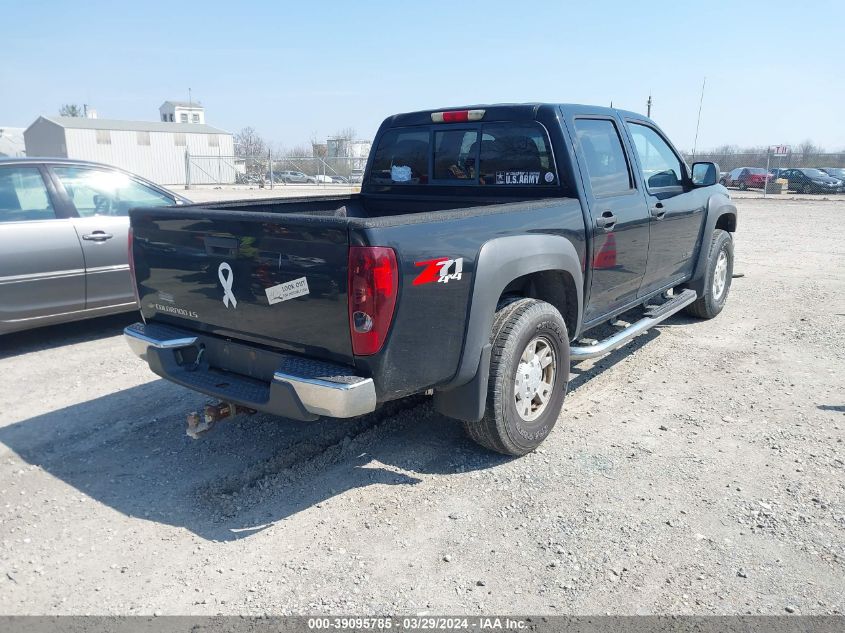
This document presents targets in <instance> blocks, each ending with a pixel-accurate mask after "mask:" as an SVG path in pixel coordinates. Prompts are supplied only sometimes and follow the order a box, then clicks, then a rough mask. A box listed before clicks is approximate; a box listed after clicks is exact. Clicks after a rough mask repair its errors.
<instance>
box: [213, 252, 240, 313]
mask: <svg viewBox="0 0 845 633" xmlns="http://www.w3.org/2000/svg"><path fill="white" fill-rule="evenodd" d="M224 273H228V274H224ZM217 277H218V278H219V279H220V283H221V284H223V305H225V306H226V307H227V308H228V307H229V302H230V301H231V302H232V307H233V308H237V307H238V300H237V299H235V295H233V294H232V283H234V281H235V279H234V277H235V275H234V273H233V272H232V267H231V266H229V264H227V263H226V262H223V263H222V264H220V267H219V268H218V269H217Z"/></svg>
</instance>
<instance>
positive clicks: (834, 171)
mask: <svg viewBox="0 0 845 633" xmlns="http://www.w3.org/2000/svg"><path fill="white" fill-rule="evenodd" d="M817 169H818V170H819V171H823V172H824V173H826V174H827V175H828V176H830V177H831V178H836V179H837V180H841V181H842V182H843V183H845V168H843V167H818V168H817Z"/></svg>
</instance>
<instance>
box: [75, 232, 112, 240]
mask: <svg viewBox="0 0 845 633" xmlns="http://www.w3.org/2000/svg"><path fill="white" fill-rule="evenodd" d="M113 237H114V235H112V234H111V233H106V232H105V231H94V232H93V233H86V234H85V235H83V236H82V239H83V240H87V241H89V242H105V241H106V240H110V239H111V238H113Z"/></svg>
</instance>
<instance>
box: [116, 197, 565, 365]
mask: <svg viewBox="0 0 845 633" xmlns="http://www.w3.org/2000/svg"><path fill="white" fill-rule="evenodd" d="M565 202H566V201H563V200H561V199H560V198H556V199H546V200H542V199H541V200H538V199H533V200H528V201H526V200H524V199H522V200H518V199H514V198H513V197H510V198H504V202H503V199H502V198H496V199H490V198H485V199H481V200H479V199H474V198H460V199H458V198H454V197H453V198H445V197H444V198H434V199H431V198H427V199H414V198H413V197H408V196H403V197H401V198H400V197H390V198H383V197H381V196H379V197H378V198H375V197H373V198H368V197H365V196H361V195H352V196H332V197H324V198H313V197H312V198H285V199H277V200H272V199H271V200H260V201H256V200H248V201H234V202H222V203H217V204H208V203H206V204H196V205H181V206H173V207H157V208H139V209H133V210H132V211H131V212H130V219H131V226H132V232H133V244H132V256H133V260H134V261H135V262H137V268H136V271H135V273H136V284H137V289H138V294H139V300H140V307H141V313H142V315H143V316H144V318H145V320H146V321H147V322H151V321H152V322H159V323H164V324H171V325H175V326H179V327H186V328H189V329H192V330H197V331H201V332H205V333H207V334H210V335H215V336H220V337H225V338H230V339H232V340H243V341H249V342H252V343H257V344H260V345H263V346H266V347H268V348H270V349H273V350H280V351H284V352H291V353H295V354H301V355H304V356H308V357H310V358H315V359H320V360H325V361H329V362H336V363H342V364H347V365H354V364H355V355H354V354H353V350H352V346H351V340H350V333H349V313H348V305H347V303H348V274H349V265H348V259H349V249H350V245H351V244H356V245H366V244H367V239H368V237H367V236H368V235H369V234H370V233H371V231H373V230H382V229H383V230H390V231H392V232H394V233H392V234H394V235H397V234H398V233H397V232H401V233H402V234H403V235H404V234H405V233H406V232H407V231H406V229H407V230H412V229H413V232H414V233H416V234H418V235H423V236H425V235H430V237H431V238H434V237H435V234H439V233H443V232H445V233H447V234H448V233H449V231H450V229H449V227H450V226H452V223H453V222H459V223H460V222H462V221H464V222H465V221H473V220H474V221H475V222H480V223H481V224H482V225H486V226H490V227H492V226H493V225H494V224H496V222H493V221H492V220H491V221H486V220H483V219H482V218H484V217H491V218H492V216H494V215H496V216H501V217H502V218H504V217H507V215H506V214H523V213H530V212H531V211H532V210H535V209H539V210H540V211H541V212H542V213H553V212H554V210H553V208H559V207H560V205H561V204H562V203H565ZM570 202H572V203H574V204H575V207H577V208H578V209H579V210H580V207H578V203H577V201H574V200H573V201H570ZM579 213H580V211H579ZM419 223H428V224H430V226H431V227H432V232H429V231H418V230H416V227H413V226H411V225H416V224H419ZM512 223H514V222H512ZM452 230H454V229H452ZM404 239H405V238H403V240H402V241H404ZM435 241H439V240H435ZM405 244H406V245H405V246H404V247H402V246H401V245H398V244H396V243H395V242H394V241H392V240H390V239H389V238H387V241H386V242H380V245H385V246H391V247H393V248H394V249H395V250H396V253H397V258H398V260H399V266H400V269H401V271H400V272H401V274H402V275H403V276H408V277H409V278H411V279H413V276H415V275H417V274H419V271H420V270H421V269H419V268H417V267H416V265H415V262H417V261H424V260H425V259H427V257H426V256H425V255H424V254H419V255H418V254H416V253H415V252H414V251H415V250H416V248H415V246H414V245H415V242H414V241H413V240H412V241H410V242H405ZM429 259H430V257H429ZM467 273H469V270H468V271H467ZM403 283H404V282H403ZM227 286H228V290H227ZM452 292H453V291H450V295H451V294H452ZM464 292H465V291H464ZM462 300H463V301H465V296H463V298H462Z"/></svg>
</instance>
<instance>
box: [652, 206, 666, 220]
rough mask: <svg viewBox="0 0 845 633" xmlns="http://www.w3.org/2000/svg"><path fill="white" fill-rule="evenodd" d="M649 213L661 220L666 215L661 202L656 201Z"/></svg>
mask: <svg viewBox="0 0 845 633" xmlns="http://www.w3.org/2000/svg"><path fill="white" fill-rule="evenodd" d="M651 215H652V217H654V218H655V219H657V220H662V219H663V218H664V217H665V216H666V209H664V208H663V203H662V202H658V203H657V204H655V205H654V206H653V207H652V208H651Z"/></svg>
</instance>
